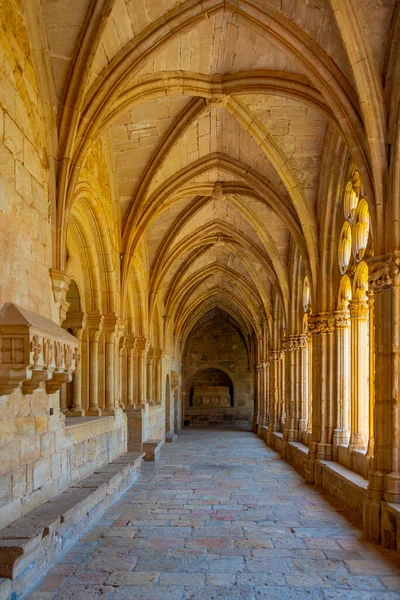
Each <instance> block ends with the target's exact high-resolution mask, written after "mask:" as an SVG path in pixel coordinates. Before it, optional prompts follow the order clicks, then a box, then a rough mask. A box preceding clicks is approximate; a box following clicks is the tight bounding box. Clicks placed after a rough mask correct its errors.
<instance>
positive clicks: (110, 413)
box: [103, 408, 122, 417]
mask: <svg viewBox="0 0 400 600" xmlns="http://www.w3.org/2000/svg"><path fill="white" fill-rule="evenodd" d="M121 412H122V411H121V409H120V408H107V409H105V410H104V412H103V415H104V416H105V417H115V416H117V415H119V414H121Z"/></svg>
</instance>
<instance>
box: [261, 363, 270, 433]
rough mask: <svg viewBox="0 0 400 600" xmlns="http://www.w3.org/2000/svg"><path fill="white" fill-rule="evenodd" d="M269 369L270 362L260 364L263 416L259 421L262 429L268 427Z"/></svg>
mask: <svg viewBox="0 0 400 600" xmlns="http://www.w3.org/2000/svg"><path fill="white" fill-rule="evenodd" d="M269 367H270V362H269V361H268V360H264V361H263V363H262V376H263V381H264V385H263V407H264V408H263V416H262V421H261V426H262V427H268V423H269Z"/></svg>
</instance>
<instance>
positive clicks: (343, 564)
mask: <svg viewBox="0 0 400 600" xmlns="http://www.w3.org/2000/svg"><path fill="white" fill-rule="evenodd" d="M26 598H27V599H28V598H29V600H50V599H51V600H53V599H55V600H94V599H96V600H106V599H107V600H108V599H112V600H256V599H257V600H258V599H260V598H266V599H269V600H289V599H290V600H303V599H304V598H308V599H312V600H314V599H315V600H336V599H339V598H340V599H342V598H343V599H346V600H375V599H377V600H394V599H400V555H399V554H396V553H394V552H389V551H387V550H384V549H383V548H381V547H380V546H377V545H374V544H370V543H367V542H364V541H363V540H362V535H361V532H360V530H359V529H358V528H357V527H356V526H355V525H353V524H352V523H351V521H349V520H348V515H346V513H345V512H344V511H342V510H341V508H340V505H338V504H337V503H335V502H330V501H328V500H327V498H326V497H324V496H323V495H322V494H321V493H320V492H319V490H317V489H316V488H314V487H310V486H307V485H306V484H305V483H304V481H303V480H302V478H301V476H300V475H299V474H298V473H296V471H294V470H293V468H292V467H291V466H290V465H288V464H287V463H286V462H285V461H283V460H281V459H280V457H279V455H278V454H276V453H275V452H273V451H272V450H270V449H268V448H267V447H266V446H265V445H264V443H263V442H262V441H261V440H260V439H259V438H257V437H256V436H255V435H254V434H252V433H248V432H240V431H227V430H194V429H192V430H185V431H183V432H182V433H181V434H180V436H179V439H178V442H177V443H176V444H168V445H165V446H164V448H163V449H162V456H161V458H160V460H159V461H158V462H157V463H156V464H154V463H145V464H144V465H143V476H142V478H141V479H140V480H139V481H138V482H137V483H136V484H135V485H134V486H133V487H132V488H131V490H129V491H128V492H127V493H126V494H124V496H123V497H122V499H121V500H120V501H119V502H118V503H117V504H114V505H113V506H112V507H111V508H110V509H109V510H108V511H107V512H106V513H105V514H104V516H103V518H102V519H101V520H100V521H97V523H96V524H95V525H94V526H93V527H92V528H91V529H90V530H89V532H88V533H87V534H86V535H85V536H84V537H83V538H82V540H81V541H80V542H78V543H77V544H76V545H75V546H74V547H73V549H72V550H70V551H69V552H68V554H66V555H65V556H64V557H63V558H62V560H61V561H60V562H59V563H58V564H57V565H56V566H54V567H53V568H52V569H51V570H50V571H49V573H48V574H47V575H46V576H45V578H44V579H43V580H42V581H41V582H40V584H39V585H38V586H37V587H36V589H35V590H34V591H33V592H31V593H30V594H29V595H27V596H26Z"/></svg>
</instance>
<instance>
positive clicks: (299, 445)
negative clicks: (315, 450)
mask: <svg viewBox="0 0 400 600" xmlns="http://www.w3.org/2000/svg"><path fill="white" fill-rule="evenodd" d="M289 446H290V447H291V448H295V449H296V450H297V451H298V452H301V453H302V454H305V455H307V456H308V446H306V445H305V444H303V443H302V442H289Z"/></svg>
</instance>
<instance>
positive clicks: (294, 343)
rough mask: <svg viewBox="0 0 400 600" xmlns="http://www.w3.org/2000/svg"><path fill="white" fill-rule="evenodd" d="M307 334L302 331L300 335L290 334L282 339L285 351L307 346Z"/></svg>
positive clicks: (293, 350) (294, 350)
mask: <svg viewBox="0 0 400 600" xmlns="http://www.w3.org/2000/svg"><path fill="white" fill-rule="evenodd" d="M307 343H308V340H307V334H305V333H300V334H298V335H290V336H288V337H287V338H284V339H283V340H282V345H283V349H284V351H285V352H296V351H297V350H302V349H303V348H306V347H307Z"/></svg>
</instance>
